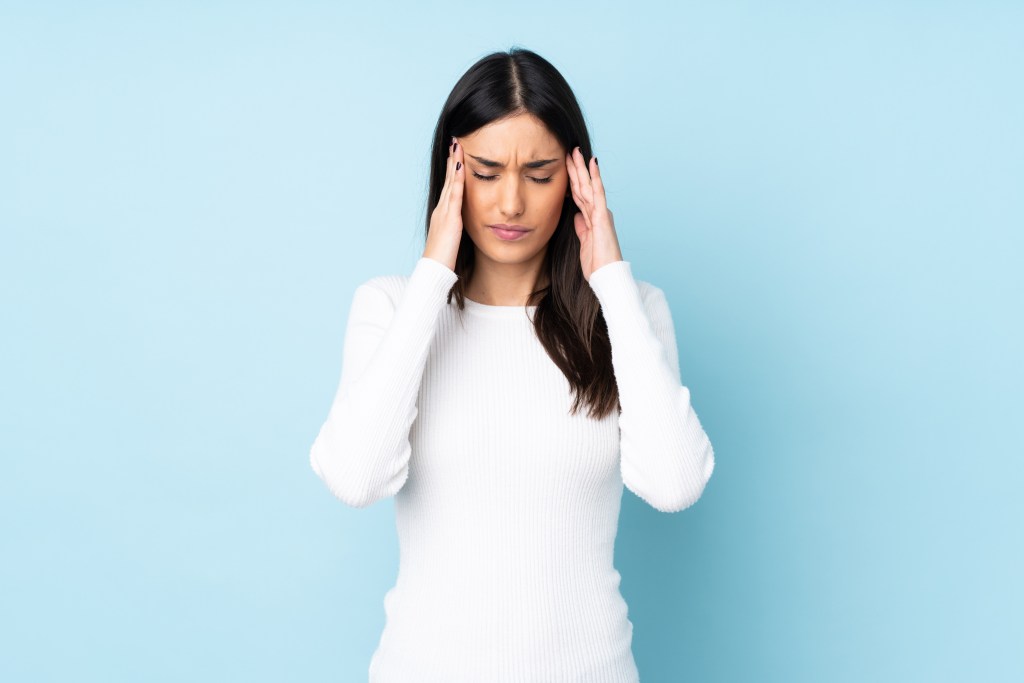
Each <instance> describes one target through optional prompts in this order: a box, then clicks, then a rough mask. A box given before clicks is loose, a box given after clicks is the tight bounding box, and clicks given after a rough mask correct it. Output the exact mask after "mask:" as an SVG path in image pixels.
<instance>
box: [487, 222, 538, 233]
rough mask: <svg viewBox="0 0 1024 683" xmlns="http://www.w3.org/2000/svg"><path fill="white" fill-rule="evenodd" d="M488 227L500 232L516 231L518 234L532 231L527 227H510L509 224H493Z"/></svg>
mask: <svg viewBox="0 0 1024 683" xmlns="http://www.w3.org/2000/svg"><path fill="white" fill-rule="evenodd" d="M488 227H491V228H498V229H499V230H515V231H516V232H528V231H529V230H530V229H529V228H527V227H526V226H525V225H509V224H508V223H491V224H490V225H489V226H488Z"/></svg>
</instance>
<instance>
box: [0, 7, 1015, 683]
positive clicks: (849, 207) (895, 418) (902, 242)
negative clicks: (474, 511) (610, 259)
mask: <svg viewBox="0 0 1024 683" xmlns="http://www.w3.org/2000/svg"><path fill="white" fill-rule="evenodd" d="M83 5H85V3H55V2H51V3H30V2H5V3H4V4H3V5H2V10H0V82H2V85H3V104H2V106H0V223H2V248H0V285H2V286H0V305H2V320H3V334H2V337H0V351H2V354H0V357H2V359H3V360H2V378H0V384H2V386H3V390H2V403H0V430H2V444H0V446H2V454H3V475H2V477H0V496H2V510H0V513H2V514H0V525H2V528H0V532H2V533H0V551H2V558H3V561H2V562H0V585H2V586H3V588H2V590H3V594H2V604H0V611H2V613H3V614H4V617H3V619H2V620H0V641H2V642H3V649H4V650H5V652H4V653H3V656H2V657H0V678H2V679H4V680H8V681H23V680H25V681H27V680H40V681H41V680H76V681H86V680H88V681H137V680H147V681H227V680H246V681H284V680H302V681H358V680H365V676H366V667H367V665H368V662H369V657H370V655H371V653H372V651H373V648H374V647H375V646H376V642H377V639H378V637H379V634H380V629H381V628H382V627H383V623H384V621H383V620H384V613H383V604H382V599H383V595H384V593H385V591H386V590H387V589H388V588H389V587H390V585H391V584H392V582H393V580H394V578H395V573H396V571H397V561H398V555H397V553H398V548H397V537H396V535H395V530H394V526H393V524H394V517H393V503H392V501H391V500H387V501H384V502H381V503H378V504H376V505H374V506H372V507H371V508H367V509H365V510H354V509H349V508H346V507H344V506H343V505H342V504H340V503H339V502H338V501H336V500H335V499H333V498H332V497H331V495H330V493H329V491H328V490H327V489H326V487H325V485H324V484H323V483H322V482H320V481H319V480H318V479H317V478H316V476H315V474H314V473H313V472H312V470H311V469H310V468H309V462H308V452H309V447H310V445H311V444H312V441H313V439H314V437H315V435H316V432H317V430H318V428H319V426H320V424H321V422H322V421H323V419H324V418H325V417H326V414H327V410H328V408H329V404H330V401H331V399H332V397H333V394H334V391H335V389H336V386H337V380H338V373H339V371H340V361H341V345H342V340H343V332H344V324H345V320H346V315H347V312H348V306H349V303H350V300H351V296H352V293H353V291H354V288H355V286H356V285H357V284H358V283H359V282H361V281H362V280H364V279H366V278H369V277H371V276H373V275H379V274H389V273H408V272H410V271H411V269H412V266H413V265H414V264H415V261H416V258H417V257H418V256H419V254H421V253H422V245H423V242H422V233H423V217H424V206H425V193H426V181H427V160H428V154H429V140H430V134H431V132H432V129H433V125H434V123H435V121H436V117H437V114H438V112H439V111H440V108H441V105H442V103H443V101H444V99H445V97H446V96H447V94H448V92H449V90H450V88H451V87H452V85H454V83H455V81H456V79H457V78H458V77H459V76H460V75H461V74H462V73H463V72H464V71H465V70H466V69H467V68H468V67H469V66H470V65H471V64H472V63H473V62H475V61H476V60H477V59H478V58H480V57H482V56H483V55H484V54H486V53H488V52H490V51H492V50H504V49H508V48H509V47H511V46H513V45H521V46H524V47H527V48H530V49H533V50H536V51H538V52H539V53H540V54H542V55H543V56H545V57H547V58H548V59H549V60H551V61H552V62H553V63H554V64H555V65H556V66H557V67H558V68H559V69H560V70H561V71H562V72H563V74H564V75H565V76H566V78H567V79H568V80H569V82H570V84H571V85H572V86H573V88H574V89H575V91H576V93H577V96H578V97H579V99H580V101H581V103H582V106H583V108H584V113H585V115H586V117H587V120H588V123H589V125H590V126H591V132H592V135H593V143H594V149H595V153H596V154H597V155H598V156H599V158H600V160H601V168H602V172H603V175H604V177H605V182H606V185H607V188H608V196H609V205H610V207H611V208H612V209H613V211H614V212H615V219H616V225H617V229H618V232H619V239H620V243H621V245H622V249H623V254H624V257H625V258H626V260H628V261H630V262H631V263H632V264H633V268H634V272H635V274H636V276H637V277H639V278H641V279H645V280H648V281H651V282H653V283H655V284H657V285H658V286H660V287H662V288H663V289H665V291H666V293H667V295H668V297H669V302H670V304H671V306H672V310H673V315H674V319H675V325H676V330H677V336H678V339H679V353H680V360H681V366H682V373H683V377H684V383H685V384H687V385H688V386H689V387H690V389H691V392H692V397H693V401H694V405H695V407H696V409H697V411H698V413H699V415H700V417H701V420H702V422H703V424H704V426H705V428H706V429H707V431H708V433H709V435H710V436H711V439H712V442H713V444H714V445H715V451H716V460H717V466H716V470H715V474H714V476H713V477H712V480H711V482H710V483H709V485H708V488H707V489H706V491H705V494H704V497H703V498H702V499H701V500H700V501H699V502H698V503H697V504H696V505H695V506H694V507H692V508H690V509H688V510H686V511H685V512H683V513H680V514H677V515H666V514H663V513H658V512H657V511H655V510H653V509H650V508H647V507H645V505H644V504H643V503H642V501H640V500H639V499H638V498H636V497H635V496H634V495H633V494H631V493H629V492H628V491H627V492H626V494H625V498H624V502H623V510H622V518H621V528H620V531H619V540H618V545H617V550H616V564H617V567H618V568H619V569H620V571H621V573H622V576H623V580H622V591H623V594H624V596H625V597H626V600H627V601H628V603H629V605H630V617H631V619H632V620H633V622H634V624H635V633H634V652H635V654H636V658H637V662H638V665H639V668H640V672H641V675H642V677H643V680H644V682H645V683H655V682H658V681H666V682H667V681H673V682H674V681H780V682H783V681H784V682H787V683H791V682H794V681H968V680H970V681H1010V680H1021V679H1022V677H1024V655H1022V651H1024V650H1022V648H1021V647H1020V644H1021V642H1022V641H1024V628H1022V625H1021V614H1022V607H1024V600H1022V589H1021V576H1022V565H1024V563H1022V543H1021V529H1020V527H1021V524H1020V522H1021V519H1022V518H1024V516H1022V512H1024V510H1022V507H1024V506H1022V503H1021V487H1022V483H1024V482H1022V480H1024V477H1022V473H1024V467H1022V464H1021V457H1022V454H1024V448H1022V439H1021V430H1020V426H1021V418H1020V411H1021V408H1022V406H1024V401H1022V396H1021V382H1022V379H1024V378H1022V376H1021V375H1022V367H1024V363H1022V353H1021V350H1022V348H1024V343H1022V342H1024V340H1022V337H1024V335H1022V324H1021V308H1022V306H1021V300H1022V297H1021V294H1022V289H1024V288H1022V278H1021V274H1020V270H1021V262H1022V249H1021V247H1022V237H1021V230H1022V227H1024V192H1022V188H1024V133H1022V129H1024V127H1022V121H1024V94H1022V80H1021V73H1022V71H1024V41H1022V40H1021V36H1022V35H1024V9H1022V7H1024V5H1022V3H1013V2H966V1H965V2H958V3H957V2H923V1H922V2H852V1H851V2H828V3H822V2H774V3H759V2H752V1H751V2H715V3H710V2H709V3H672V4H671V5H670V4H668V3H665V4H650V3H648V4H644V3H640V4H631V5H629V6H627V4H626V3H621V2H619V3H614V4H608V3H603V2H588V3H580V4H577V5H567V4H562V3H555V4H551V3H546V2H545V3H536V2H534V3H531V2H519V3H510V4H505V5H496V4H481V3H449V4H447V5H444V6H440V5H439V6H435V7H431V8H424V7H420V6H419V5H415V4H412V3H410V4H408V5H402V6H396V5H394V4H389V3H380V4H377V5H376V6H375V7H373V8H372V9H371V8H369V7H359V8H348V7H343V6H342V3H327V2H318V3H309V2H307V3H287V4H286V3H278V4H271V3H250V2H246V3H241V2H236V3H226V2H225V3H216V4H215V5H212V4H211V3H198V2H196V3H184V2H176V3H165V4H159V3H141V4H140V3H127V2H124V3H106V2H92V3H88V7H87V8H86V7H84V6H83Z"/></svg>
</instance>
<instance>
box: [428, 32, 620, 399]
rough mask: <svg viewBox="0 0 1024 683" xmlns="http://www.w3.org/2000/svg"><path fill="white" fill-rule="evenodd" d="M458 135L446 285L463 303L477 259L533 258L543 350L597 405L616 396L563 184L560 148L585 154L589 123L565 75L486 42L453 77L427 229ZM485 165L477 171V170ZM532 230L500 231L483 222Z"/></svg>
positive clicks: (439, 132)
mask: <svg viewBox="0 0 1024 683" xmlns="http://www.w3.org/2000/svg"><path fill="white" fill-rule="evenodd" d="M452 137H456V138H458V139H459V143H460V146H461V147H462V151H463V155H464V159H465V164H466V175H465V191H464V193H463V201H462V224H463V234H462V241H461V243H460V245H459V251H458V256H457V257H456V261H455V272H456V273H457V274H458V275H459V280H458V281H456V283H455V285H454V286H453V287H452V291H451V293H450V295H449V296H451V295H454V296H455V299H456V301H457V303H458V306H459V308H460V309H461V308H463V307H464V299H465V285H466V283H467V282H468V281H469V280H471V279H472V276H473V271H474V269H475V268H476V267H477V266H478V264H479V262H481V261H486V262H488V263H487V265H497V264H513V263H516V264H523V263H530V264H533V263H537V264H539V266H540V267H539V272H540V277H539V278H538V280H537V283H538V284H544V286H541V287H539V288H537V289H535V291H534V292H533V294H532V296H531V297H530V303H535V304H536V305H537V307H538V308H537V312H536V314H535V315H534V327H535V328H536V332H537V336H538V338H539V339H540V341H541V343H542V344H543V345H544V346H545V348H546V349H547V351H548V355H549V356H551V358H552V360H553V361H554V362H555V363H556V364H557V365H558V366H559V368H560V369H561V370H562V372H563V373H564V374H565V376H566V378H567V379H568V380H569V382H570V384H571V385H572V387H573V388H574V389H575V390H576V394H577V397H576V401H575V403H574V405H573V407H572V410H573V412H575V411H576V410H577V409H578V407H579V406H580V405H581V403H587V404H589V405H590V414H591V416H594V417H603V416H605V415H607V414H608V413H609V412H610V411H611V410H612V409H613V408H615V407H616V406H617V399H618V392H617V390H616V386H615V379H614V375H613V372H612V367H611V347H610V344H609V341H608V336H607V327H606V326H605V323H604V317H603V316H602V315H601V312H600V304H599V303H598V301H597V298H596V296H595V295H594V293H593V290H591V289H590V285H589V284H588V283H587V281H586V280H585V279H584V277H583V268H582V266H581V265H580V242H579V238H578V237H577V236H576V231H575V228H574V226H573V217H574V215H575V214H576V213H577V212H578V210H579V209H578V208H577V207H576V204H575V202H574V201H573V199H572V196H571V194H570V192H569V176H568V172H567V170H566V154H567V153H568V152H569V151H570V150H572V149H573V148H575V147H579V148H580V151H581V152H582V154H583V158H584V161H586V162H589V160H590V157H591V147H590V135H589V133H588V132H587V127H586V124H585V122H584V120H583V113H582V111H581V109H580V106H579V103H578V102H577V101H576V96H575V95H574V94H573V92H572V89H571V88H570V87H569V84H568V83H567V82H566V80H565V78H563V77H562V75H561V74H560V73H559V72H558V70H557V69H555V67H554V66H553V65H552V64H551V63H550V62H548V61H547V60H546V59H544V58H543V57H541V56H540V55H538V54H536V53H534V52H531V51H530V50H526V49H522V48H512V49H511V50H509V51H508V52H494V53H492V54H489V55H487V56H486V57H484V58H482V59H480V60H479V61H477V62H476V63H475V64H474V65H473V66H471V67H470V68H469V70H468V71H466V73H465V74H463V76H462V77H461V78H460V79H459V80H458V82H457V83H456V84H455V87H454V88H453V89H452V91H451V93H450V94H449V95H448V99H447V100H446V101H445V103H444V107H443V108H442V110H441V114H440V116H439V117H438V121H437V125H436V127H435V130H434V140H433V149H432V152H431V168H430V188H429V191H428V195H427V211H426V216H427V218H426V234H429V230H430V216H431V214H432V213H433V211H434V208H435V207H436V206H437V203H438V201H439V199H440V196H441V190H442V188H443V187H444V181H445V171H446V163H447V159H448V144H449V142H450V141H451V139H452ZM481 176H483V177H481ZM495 223H505V224H509V225H521V226H524V227H526V228H528V229H529V230H530V231H529V232H528V233H527V234H526V235H524V236H523V237H520V238H518V239H516V240H512V241H506V240H502V239H501V238H500V237H499V235H498V234H497V233H496V232H495V231H494V230H492V229H491V228H490V227H489V226H490V225H492V224H495Z"/></svg>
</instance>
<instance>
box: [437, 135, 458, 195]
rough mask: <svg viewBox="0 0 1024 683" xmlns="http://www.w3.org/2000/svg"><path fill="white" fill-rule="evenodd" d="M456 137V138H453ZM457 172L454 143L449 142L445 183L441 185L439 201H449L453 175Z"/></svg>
mask: <svg viewBox="0 0 1024 683" xmlns="http://www.w3.org/2000/svg"><path fill="white" fill-rule="evenodd" d="M453 139H454V138H453ZM454 173H455V153H454V150H453V143H449V144H448V159H447V161H446V162H445V168H444V185H443V186H442V187H441V196H440V197H438V200H437V203H438V204H441V203H442V202H447V201H448V197H449V195H450V194H451V187H452V177H453V175H454Z"/></svg>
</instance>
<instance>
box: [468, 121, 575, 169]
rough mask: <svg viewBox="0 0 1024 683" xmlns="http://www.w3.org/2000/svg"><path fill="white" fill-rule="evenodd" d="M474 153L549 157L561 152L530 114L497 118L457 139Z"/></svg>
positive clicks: (549, 132) (546, 131) (491, 155)
mask: <svg viewBox="0 0 1024 683" xmlns="http://www.w3.org/2000/svg"><path fill="white" fill-rule="evenodd" d="M460 139H461V140H462V141H463V142H464V143H465V144H466V145H468V146H470V147H472V149H473V152H474V153H475V154H479V155H482V156H486V157H489V158H491V159H493V158H495V157H505V156H511V157H516V156H524V157H532V156H536V155H537V154H549V153H552V152H557V151H559V150H560V149H561V145H560V144H559V142H558V138H556V137H555V136H554V135H552V133H551V131H550V130H548V129H547V127H546V126H545V125H544V124H543V123H542V122H541V120H540V119H538V118H537V117H536V116H534V115H533V114H519V115H516V116H510V117H507V118H504V119H498V120H497V121H492V122H491V123H489V124H487V125H486V126H483V127H481V128H479V129H477V130H475V131H473V132H472V133H471V134H469V135H463V136H462V137H461V138H460Z"/></svg>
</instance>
